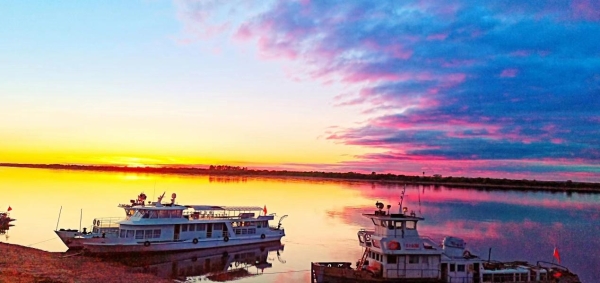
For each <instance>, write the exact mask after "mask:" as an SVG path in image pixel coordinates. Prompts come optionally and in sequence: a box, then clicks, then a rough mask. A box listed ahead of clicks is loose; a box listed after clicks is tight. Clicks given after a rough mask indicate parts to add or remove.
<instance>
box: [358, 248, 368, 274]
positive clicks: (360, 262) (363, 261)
mask: <svg viewBox="0 0 600 283" xmlns="http://www.w3.org/2000/svg"><path fill="white" fill-rule="evenodd" d="M370 250H371V249H370V248H369V247H366V248H365V252H364V253H363V255H362V257H361V258H360V261H358V264H357V265H356V270H361V269H362V266H363V264H364V263H365V261H366V260H367V256H368V255H369V251H370Z"/></svg>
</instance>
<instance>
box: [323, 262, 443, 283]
mask: <svg viewBox="0 0 600 283" xmlns="http://www.w3.org/2000/svg"><path fill="white" fill-rule="evenodd" d="M311 276H312V282H315V283H350V282H357V283H369V282H377V283H443V282H444V281H442V280H441V279H438V278H394V279H387V278H381V277H376V276H375V275H374V274H373V273H371V272H369V271H366V270H360V271H359V270H355V269H353V268H351V263H349V262H321V263H317V262H313V263H311Z"/></svg>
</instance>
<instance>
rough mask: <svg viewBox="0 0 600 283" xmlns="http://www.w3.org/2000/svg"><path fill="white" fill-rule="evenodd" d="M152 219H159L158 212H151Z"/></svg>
mask: <svg viewBox="0 0 600 283" xmlns="http://www.w3.org/2000/svg"><path fill="white" fill-rule="evenodd" d="M150 218H158V211H156V210H151V211H150Z"/></svg>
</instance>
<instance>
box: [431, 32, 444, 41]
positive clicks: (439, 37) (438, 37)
mask: <svg viewBox="0 0 600 283" xmlns="http://www.w3.org/2000/svg"><path fill="white" fill-rule="evenodd" d="M447 37H448V34H447V33H436V34H431V35H428V36H427V40H445V39H446V38H447Z"/></svg>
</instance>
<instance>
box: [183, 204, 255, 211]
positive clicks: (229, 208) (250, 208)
mask: <svg viewBox="0 0 600 283" xmlns="http://www.w3.org/2000/svg"><path fill="white" fill-rule="evenodd" d="M186 207H189V208H193V209H194V210H221V211H222V210H226V211H261V210H263V208H262V207H259V206H220V205H186Z"/></svg>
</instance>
